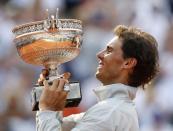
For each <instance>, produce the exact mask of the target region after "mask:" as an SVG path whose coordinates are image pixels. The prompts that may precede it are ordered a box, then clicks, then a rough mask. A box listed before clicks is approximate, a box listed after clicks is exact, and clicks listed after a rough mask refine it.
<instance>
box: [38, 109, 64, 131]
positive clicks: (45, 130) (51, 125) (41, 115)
mask: <svg viewBox="0 0 173 131" xmlns="http://www.w3.org/2000/svg"><path fill="white" fill-rule="evenodd" d="M36 128H37V131H62V115H61V113H60V112H54V111H39V112H37V115H36Z"/></svg>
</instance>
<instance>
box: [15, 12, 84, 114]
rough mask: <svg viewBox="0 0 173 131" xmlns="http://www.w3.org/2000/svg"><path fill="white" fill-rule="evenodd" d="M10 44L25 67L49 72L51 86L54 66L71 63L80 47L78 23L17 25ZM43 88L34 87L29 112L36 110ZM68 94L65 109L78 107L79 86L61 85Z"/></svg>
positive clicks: (55, 19)
mask: <svg viewBox="0 0 173 131" xmlns="http://www.w3.org/2000/svg"><path fill="white" fill-rule="evenodd" d="M13 33H14V34H15V39H14V42H15V44H16V48H17V51H18V54H19V56H20V57H21V58H22V59H23V60H24V61H25V62H26V63H29V64H33V65H39V66H44V67H45V69H48V70H49V75H48V77H47V80H48V81H49V83H50V84H51V83H52V81H53V80H54V79H57V78H58V77H59V76H60V75H59V74H58V72H57V67H58V65H60V64H62V63H65V62H67V61H71V60H72V59H74V58H75V57H77V56H78V55H79V53H80V48H81V44H82V34H83V32H82V22H81V21H80V20H77V19H59V18H58V9H57V12H56V16H54V15H51V16H49V13H48V10H47V19H46V20H42V21H36V22H31V23H27V24H23V25H19V26H17V27H15V28H14V29H13ZM42 89H43V86H40V85H39V84H38V83H37V84H36V85H35V86H34V88H33V89H32V93H31V94H32V110H33V111H35V110H38V109H39V108H38V104H39V98H40V95H41V92H42ZM65 90H69V94H68V96H67V100H66V107H74V106H78V104H79V103H80V101H81V90H80V85H79V82H70V83H69V84H67V85H65Z"/></svg>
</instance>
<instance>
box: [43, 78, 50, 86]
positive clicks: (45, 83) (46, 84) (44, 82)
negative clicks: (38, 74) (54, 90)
mask: <svg viewBox="0 0 173 131" xmlns="http://www.w3.org/2000/svg"><path fill="white" fill-rule="evenodd" d="M43 85H44V87H45V88H48V87H49V84H48V81H47V80H44V81H43Z"/></svg>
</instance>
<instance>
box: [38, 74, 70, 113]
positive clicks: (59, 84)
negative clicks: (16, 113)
mask: <svg viewBox="0 0 173 131" xmlns="http://www.w3.org/2000/svg"><path fill="white" fill-rule="evenodd" d="M62 76H63V78H58V79H56V80H54V81H53V83H52V85H49V84H48V82H47V81H46V80H45V81H44V82H43V84H44V89H43V92H42V94H41V97H40V101H39V109H40V110H42V111H44V110H51V111H62V110H63V109H64V107H65V102H66V98H67V95H68V92H67V91H64V85H65V84H66V83H68V79H69V77H70V73H65V74H64V75H62Z"/></svg>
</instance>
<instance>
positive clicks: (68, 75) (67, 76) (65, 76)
mask: <svg viewBox="0 0 173 131" xmlns="http://www.w3.org/2000/svg"><path fill="white" fill-rule="evenodd" d="M70 76H71V73H70V72H65V73H64V74H62V78H64V79H67V80H68V79H69V78H70Z"/></svg>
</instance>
